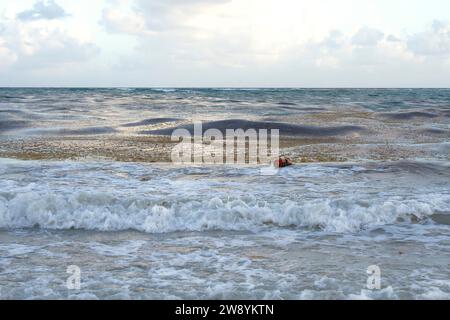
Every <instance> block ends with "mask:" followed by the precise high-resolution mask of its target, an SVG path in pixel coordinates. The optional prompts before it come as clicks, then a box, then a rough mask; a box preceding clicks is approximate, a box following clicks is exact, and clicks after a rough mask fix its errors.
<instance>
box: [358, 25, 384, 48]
mask: <svg viewBox="0 0 450 320" xmlns="http://www.w3.org/2000/svg"><path fill="white" fill-rule="evenodd" d="M383 38H384V33H383V32H381V31H380V30H377V29H372V28H368V27H363V28H361V29H359V30H358V32H357V33H356V34H355V35H354V36H353V38H352V43H353V44H355V45H358V46H375V45H377V44H378V42H380V41H381V40H382V39H383Z"/></svg>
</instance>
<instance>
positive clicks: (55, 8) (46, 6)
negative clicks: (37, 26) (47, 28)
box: [17, 0, 68, 21]
mask: <svg viewBox="0 0 450 320" xmlns="http://www.w3.org/2000/svg"><path fill="white" fill-rule="evenodd" d="M67 15H68V14H67V13H66V12H65V11H64V9H63V8H62V7H60V6H59V5H58V4H57V3H56V2H55V1H54V0H48V1H43V0H42V1H38V2H36V3H35V4H34V5H33V8H32V9H29V10H25V11H22V12H20V13H18V14H17V19H19V20H23V21H27V20H41V19H46V20H53V19H61V18H64V17H66V16H67Z"/></svg>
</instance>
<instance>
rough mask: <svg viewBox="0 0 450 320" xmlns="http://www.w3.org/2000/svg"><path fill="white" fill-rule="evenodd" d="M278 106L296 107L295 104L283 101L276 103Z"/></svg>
mask: <svg viewBox="0 0 450 320" xmlns="http://www.w3.org/2000/svg"><path fill="white" fill-rule="evenodd" d="M278 104H279V105H280V106H296V105H297V104H296V103H293V102H285V101H280V102H278Z"/></svg>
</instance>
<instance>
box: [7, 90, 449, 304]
mask: <svg viewBox="0 0 450 320" xmlns="http://www.w3.org/2000/svg"><path fill="white" fill-rule="evenodd" d="M449 106H450V91H448V90H331V89H330V90H294V89H289V90H288V89H273V90H272V89H271V90H269V89H264V90H231V89H230V90H223V89H222V90H218V89H197V90H194V89H158V90H155V89H153V90H150V89H0V152H2V156H3V158H2V159H0V298H2V299H13V298H20V299H40V298H41V299H42V298H44V299H45V298H73V299H90V298H99V299H115V298H121V299H127V298H136V299H153V298H164V299H169V298H191V299H195V298H213V299H216V298H219V299H220V298H227V299H228V298H229V299H245V298H264V299H269V298H274V299H322V298H323V299H360V298H362V299H365V298H372V299H411V298H412V299H449V298H450V271H449V270H450V268H449V267H450V170H449V169H450V161H449V160H450V158H449V156H448V154H449V152H448V149H449V139H448V132H447V131H448V129H449V110H450V108H449ZM193 118H195V119H203V120H205V121H206V122H207V123H210V124H213V125H219V126H220V125H221V126H222V127H223V128H227V127H229V126H233V125H234V124H239V126H240V127H245V126H249V127H251V126H256V127H258V126H259V127H269V128H270V126H275V124H276V126H282V129H283V128H284V130H285V135H286V136H291V135H292V136H296V138H297V139H299V138H302V139H303V138H308V139H311V138H312V137H320V138H321V139H328V140H326V141H325V140H324V141H323V142H319V143H315V144H312V145H309V144H308V143H309V142H304V141H302V143H301V144H298V145H297V144H292V145H290V146H289V148H287V149H286V150H285V151H286V152H287V153H291V154H294V155H296V154H301V153H302V152H304V151H305V150H306V149H305V148H313V149H314V150H315V149H320V151H321V152H322V151H323V150H325V149H326V150H330V149H332V148H334V149H339V148H341V147H342V146H345V147H352V148H353V147H354V148H359V149H358V150H359V151H358V153H357V156H354V157H353V158H352V157H351V156H352V155H351V154H349V153H348V152H347V153H346V156H348V157H349V158H348V159H346V160H345V159H344V160H342V161H334V162H326V163H324V162H323V161H322V162H321V161H319V162H315V163H305V164H302V163H300V161H298V162H297V161H296V162H297V163H296V165H294V166H292V167H290V168H287V169H283V170H281V171H279V172H277V173H274V174H273V175H262V174H261V167H260V166H254V167H252V166H184V167H181V166H176V165H172V164H170V163H145V162H142V161H140V162H136V161H131V160H132V159H126V160H127V161H126V162H123V161H115V160H114V159H110V158H108V157H107V156H106V155H107V153H101V154H98V153H97V152H99V150H100V148H101V144H102V143H105V141H107V139H114V141H115V142H114V143H115V144H114V148H112V149H113V150H112V151H111V152H114V151H117V152H119V150H121V149H120V147H123V146H124V145H125V144H126V143H128V141H130V140H128V139H134V138H137V139H141V137H142V136H144V137H148V136H152V135H153V134H165V131H167V132H170V130H172V128H175V127H178V126H184V127H186V126H189V121H190V120H192V119H193ZM206 126H208V124H207V125H206ZM342 128H355V131H351V132H350V131H349V132H346V131H345V130H344V129H342ZM356 128H358V129H356ZM219 129H220V128H219ZM342 130H344V131H342ZM349 130H350V129H349ZM426 130H430V131H429V132H427V131H426ZM446 130H447V131H446ZM155 131H157V132H155ZM344 136H345V137H346V139H347V140H346V141H345V143H344V142H342V141H336V140H335V139H337V138H342V137H344ZM348 137H350V138H352V137H353V138H354V139H356V140H357V142H352V140H348ZM52 139H54V140H52ZM386 139H387V140H388V142H386ZM49 141H51V142H52V143H53V144H52V145H49V144H48V143H49ZM74 141H82V142H83V143H84V142H85V141H89V143H90V144H89V148H87V149H86V148H85V149H83V148H84V147H85V145H84V144H82V145H81V147H80V145H76V146H77V148H80V150H81V149H83V150H87V151H86V154H87V157H85V158H77V159H76V160H73V159H72V160H58V157H56V156H55V158H56V159H54V158H53V156H52V155H54V153H55V150H56V148H58V147H60V145H64V148H65V149H63V150H62V151H60V152H69V151H74V150H75V147H74ZM133 141H134V140H133ZM139 141H140V140H139ZM24 143H30V144H29V145H30V146H33V152H36V154H35V153H33V157H35V158H39V159H40V160H31V161H30V160H22V159H21V158H26V159H28V157H24V156H23V154H26V153H27V152H29V150H28V149H26V148H25V149H26V150H24V146H28V145H26V144H24ZM95 143H97V144H95ZM140 143H141V144H140V145H138V147H136V145H133V146H132V147H130V148H129V150H128V149H127V150H128V151H127V152H132V153H133V154H134V153H136V154H138V155H139V154H140V153H143V152H146V151H145V150H147V149H148V148H150V150H151V151H148V150H147V151H148V152H153V149H151V146H150V145H149V144H150V143H149V142H148V141H147V140H145V141H144V142H140ZM387 144H388V146H386V145H387ZM108 148H109V147H108ZM321 148H325V149H323V150H322V149H321ZM377 148H385V149H383V150H384V151H383V152H385V153H387V154H388V155H392V154H395V153H397V154H400V153H401V152H403V154H405V156H404V157H399V159H397V160H392V159H382V158H379V159H378V158H376V157H374V158H373V159H372V158H371V155H373V154H375V151H374V150H378V149H377ZM334 149H333V150H334ZM67 150H68V151H67ZM130 150H131V151H130ZM346 150H347V149H346ZM405 150H406V151H408V152H406V151H405ZM19 151H20V152H19ZM74 152H75V151H74ZM77 152H79V150H78V149H77ZM102 152H103V151H102ZM336 152H337V151H336ZM10 154H11V157H10V158H5V156H9V155H10ZM39 154H42V155H44V156H42V157H37V155H39ZM90 156H92V157H90ZM96 156H102V158H101V159H100V158H96ZM12 157H14V159H13V158H12ZM368 159H370V160H368ZM294 160H297V158H295V159H294ZM69 265H77V266H79V267H80V268H81V272H82V288H81V290H79V291H76V290H75V291H71V290H68V289H67V288H66V279H67V277H68V276H69V275H68V274H67V273H66V269H67V267H68V266H69ZM371 265H378V266H379V267H380V269H381V274H382V281H381V283H382V288H381V290H368V289H367V288H366V281H367V276H368V275H367V273H366V270H367V268H368V267H369V266H371Z"/></svg>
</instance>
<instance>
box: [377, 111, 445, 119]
mask: <svg viewBox="0 0 450 320" xmlns="http://www.w3.org/2000/svg"><path fill="white" fill-rule="evenodd" d="M381 116H382V117H384V118H388V119H391V120H410V119H413V118H428V119H432V118H436V117H438V115H437V114H435V113H430V112H423V111H411V112H389V113H382V114H381Z"/></svg>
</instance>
